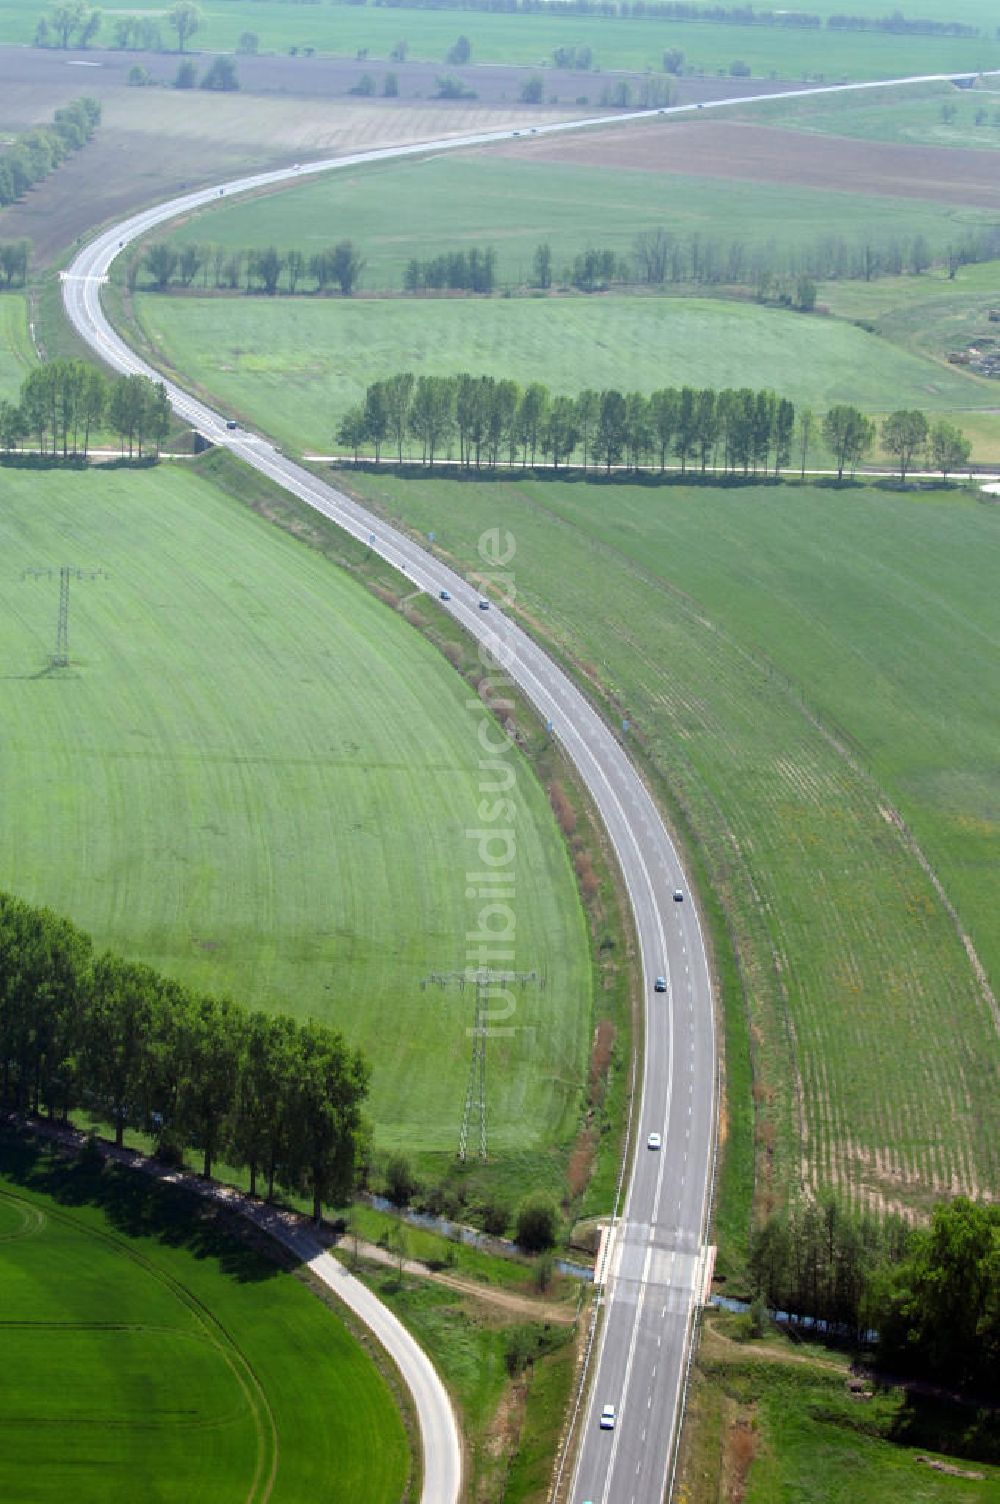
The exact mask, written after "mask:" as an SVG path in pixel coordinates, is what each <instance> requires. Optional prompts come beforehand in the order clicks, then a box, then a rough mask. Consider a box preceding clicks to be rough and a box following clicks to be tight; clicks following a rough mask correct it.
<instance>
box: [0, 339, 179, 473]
mask: <svg viewBox="0 0 1000 1504" xmlns="http://www.w3.org/2000/svg"><path fill="white" fill-rule="evenodd" d="M170 422H171V414H170V399H169V398H168V396H167V389H166V387H165V386H164V385H163V382H162V381H161V382H153V381H150V379H149V377H148V376H118V377H115V378H112V379H110V380H109V379H108V378H107V377H106V376H105V375H104V374H103V372H102V371H100V370H98V368H97V367H96V366H92V365H89V364H88V363H87V361H85V360H50V361H48V362H46V364H45V365H40V366H35V367H34V368H33V369H32V370H31V371H29V372H28V374H27V376H26V377H25V378H24V380H23V381H22V383H21V391H20V397H19V400H18V401H17V402H16V403H12V402H0V446H2V447H3V448H4V449H5V450H6V451H7V453H8V454H9V453H11V452H12V451H13V450H15V449H21V448H23V446H24V444H25V443H26V442H27V441H28V440H32V441H33V442H34V443H35V444H36V446H37V448H38V449H39V450H40V451H41V453H42V454H53V455H57V454H61V455H62V456H63V457H64V458H67V457H69V456H71V455H73V456H79V455H82V456H84V457H86V455H87V452H88V449H89V447H90V441H91V439H92V437H93V435H94V434H95V432H97V431H98V429H100V428H101V426H102V425H104V426H105V427H107V428H110V429H111V431H112V432H113V433H115V434H116V435H117V436H118V439H119V442H120V444H121V449H122V453H123V454H124V453H126V452H127V453H128V455H129V457H130V458H131V457H133V456H136V455H137V456H138V458H139V459H141V458H142V457H143V453H144V452H145V450H146V449H147V448H148V446H149V445H152V446H153V451H154V453H159V450H160V446H161V444H162V443H163V441H164V439H165V438H166V437H167V434H168V433H169V431H170Z"/></svg>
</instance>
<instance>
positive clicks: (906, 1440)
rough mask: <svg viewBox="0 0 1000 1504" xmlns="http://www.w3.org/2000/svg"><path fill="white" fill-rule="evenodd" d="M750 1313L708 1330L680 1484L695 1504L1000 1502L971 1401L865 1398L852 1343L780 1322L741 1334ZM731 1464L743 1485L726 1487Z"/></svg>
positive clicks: (879, 1393) (895, 1393)
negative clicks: (813, 1341) (846, 1347)
mask: <svg viewBox="0 0 1000 1504" xmlns="http://www.w3.org/2000/svg"><path fill="white" fill-rule="evenodd" d="M740 1322H741V1318H738V1317H733V1316H727V1315H725V1314H724V1313H722V1312H713V1313H711V1314H710V1316H709V1317H708V1319H707V1322H706V1325H705V1327H704V1329H703V1334H702V1340H701V1345H700V1348H699V1352H698V1356H697V1358H696V1361H695V1366H694V1379H693V1383H692V1386H691V1403H690V1408H689V1412H688V1419H687V1422H686V1425H685V1434H684V1441H683V1452H682V1464H681V1471H680V1478H679V1484H678V1497H679V1498H681V1499H684V1500H685V1501H686V1504H717V1501H718V1500H719V1499H720V1497H728V1498H741V1499H745V1500H746V1501H747V1504H793V1501H794V1504H886V1501H888V1500H893V1501H895V1500H900V1499H910V1500H913V1501H914V1504H997V1501H1000V1469H998V1468H997V1467H995V1466H992V1467H991V1466H990V1465H989V1464H986V1463H982V1462H980V1461H979V1460H978V1457H977V1454H976V1449H975V1447H974V1446H973V1445H971V1444H970V1440H969V1436H968V1432H970V1431H972V1430H973V1429H974V1428H975V1421H976V1414H975V1411H974V1410H973V1408H972V1407H971V1406H970V1407H968V1408H967V1409H966V1408H962V1409H958V1408H957V1407H956V1408H954V1409H951V1410H949V1408H948V1407H947V1406H946V1405H945V1404H942V1403H940V1402H935V1401H934V1400H933V1399H932V1398H929V1397H928V1398H921V1397H920V1396H919V1395H913V1396H911V1397H908V1396H907V1395H906V1394H905V1393H904V1392H903V1391H902V1390H901V1389H891V1388H887V1389H882V1388H880V1387H873V1390H872V1392H871V1393H870V1394H869V1396H868V1397H867V1398H864V1399H859V1397H858V1395H857V1394H855V1393H852V1392H851V1389H850V1384H851V1382H852V1380H853V1381H854V1382H856V1376H855V1373H854V1372H853V1371H852V1369H851V1364H850V1356H849V1354H847V1353H846V1352H844V1351H843V1350H838V1349H836V1348H827V1347H821V1346H818V1345H805V1344H803V1343H801V1342H793V1341H792V1340H791V1339H790V1338H789V1337H787V1336H785V1335H782V1334H779V1332H778V1331H777V1330H772V1331H771V1332H770V1333H768V1335H767V1337H766V1338H765V1340H764V1341H758V1342H745V1341H742V1340H734V1336H735V1335H736V1334H737V1333H738V1332H739V1330H740ZM982 1414H983V1412H980V1417H982ZM980 1424H981V1429H983V1427H982V1422H981V1423H980ZM986 1424H987V1427H988V1422H987V1423H986ZM963 1432H964V1433H966V1434H965V1435H963ZM931 1462H934V1463H939V1462H944V1463H945V1464H946V1465H947V1468H948V1471H944V1470H939V1469H936V1468H934V1467H931V1466H929V1465H928V1464H929V1463H931ZM720 1473H721V1476H722V1477H723V1478H724V1479H725V1480H726V1482H727V1484H728V1485H729V1488H731V1489H732V1492H729V1491H727V1493H726V1494H721V1493H720V1492H719V1488H718V1479H719V1476H720Z"/></svg>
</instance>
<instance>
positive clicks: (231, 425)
mask: <svg viewBox="0 0 1000 1504" xmlns="http://www.w3.org/2000/svg"><path fill="white" fill-rule="evenodd" d="M226 427H227V428H235V427H236V419H235V418H227V419H226Z"/></svg>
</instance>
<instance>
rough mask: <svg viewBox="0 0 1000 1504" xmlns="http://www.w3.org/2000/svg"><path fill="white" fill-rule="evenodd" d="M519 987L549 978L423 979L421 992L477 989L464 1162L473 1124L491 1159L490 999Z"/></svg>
mask: <svg viewBox="0 0 1000 1504" xmlns="http://www.w3.org/2000/svg"><path fill="white" fill-rule="evenodd" d="M511 984H514V985H516V986H519V987H532V986H538V987H540V988H544V987H545V978H544V977H543V976H540V975H539V973H538V972H537V971H490V970H484V969H480V970H478V971H473V970H468V971H432V972H431V973H430V975H429V976H426V977H422V978H421V981H420V990H421V992H423V991H426V989H427V988H428V987H440V988H441V989H442V990H444V989H445V988H447V987H451V986H457V987H458V989H459V991H460V992H464V990H465V988H466V986H473V987H475V993H476V1001H475V1010H474V1015H473V1023H472V1028H471V1029H469V1030H467V1033H468V1035H469V1038H470V1039H471V1040H472V1054H471V1057H470V1060H469V1076H468V1080H467V1083H466V1087H465V1104H464V1106H463V1109H462V1126H461V1128H460V1129H459V1134H458V1157H459V1159H460V1160H461V1161H462V1162H463V1164H464V1162H465V1161H466V1160H467V1159H468V1157H469V1135H470V1133H471V1132H472V1131H473V1124H474V1123H478V1125H479V1158H480V1159H481V1160H483V1161H485V1160H487V1159H488V1158H489V1140H488V1134H487V1117H486V1107H487V1076H486V1041H487V1040H488V1039H489V1037H490V1033H491V1032H492V1030H491V1026H490V1022H489V1020H490V1008H489V1003H490V998H491V989H492V988H493V987H496V986H510V985H511Z"/></svg>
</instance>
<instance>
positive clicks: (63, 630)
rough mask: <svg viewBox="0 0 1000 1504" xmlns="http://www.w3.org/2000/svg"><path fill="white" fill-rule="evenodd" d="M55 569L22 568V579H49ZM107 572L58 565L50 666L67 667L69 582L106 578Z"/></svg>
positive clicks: (72, 565) (69, 565) (70, 565)
mask: <svg viewBox="0 0 1000 1504" xmlns="http://www.w3.org/2000/svg"><path fill="white" fill-rule="evenodd" d="M53 574H55V569H54V568H52V567H50V568H47V569H46V568H44V567H43V568H41V569H24V570H22V571H21V578H22V580H24V579H27V578H28V577H29V576H30V577H31V578H33V579H38V578H40V577H41V576H44V577H45V578H46V579H48V580H51V578H52V576H53ZM107 578H108V574H107V571H106V570H104V569H78V568H77V567H76V565H74V564H62V565H60V567H59V612H58V615H57V617H56V650H55V652H54V653H53V654H52V655H51V657H50V658H49V664H50V666H51V667H52V668H68V667H69V582H70V580H71V579H77V580H98V579H107Z"/></svg>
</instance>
